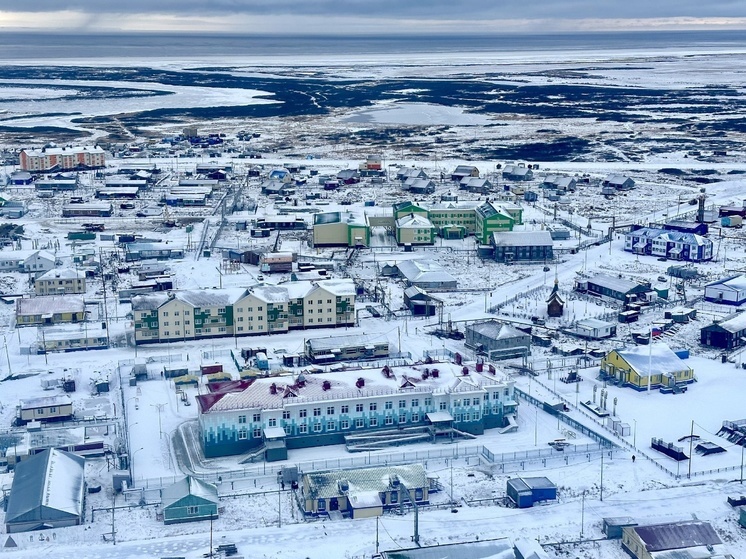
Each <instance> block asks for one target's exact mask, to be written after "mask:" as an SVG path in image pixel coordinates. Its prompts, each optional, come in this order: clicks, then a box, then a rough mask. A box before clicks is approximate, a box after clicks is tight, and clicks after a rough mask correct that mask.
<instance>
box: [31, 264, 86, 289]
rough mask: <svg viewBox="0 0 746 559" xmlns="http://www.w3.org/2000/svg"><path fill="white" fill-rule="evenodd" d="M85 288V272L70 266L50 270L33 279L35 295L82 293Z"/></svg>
mask: <svg viewBox="0 0 746 559" xmlns="http://www.w3.org/2000/svg"><path fill="white" fill-rule="evenodd" d="M85 289H86V285H85V274H84V273H82V272H78V271H76V270H73V269H72V268H63V269H59V270H50V271H48V272H47V273H46V274H44V275H42V276H39V277H38V278H36V280H35V281H34V291H35V292H36V294H37V295H70V294H82V293H85Z"/></svg>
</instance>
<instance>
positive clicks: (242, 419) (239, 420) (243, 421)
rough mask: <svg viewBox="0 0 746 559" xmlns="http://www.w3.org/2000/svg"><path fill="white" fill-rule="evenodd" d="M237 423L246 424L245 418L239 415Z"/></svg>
mask: <svg viewBox="0 0 746 559" xmlns="http://www.w3.org/2000/svg"><path fill="white" fill-rule="evenodd" d="M238 422H239V423H246V416H245V415H239V416H238Z"/></svg>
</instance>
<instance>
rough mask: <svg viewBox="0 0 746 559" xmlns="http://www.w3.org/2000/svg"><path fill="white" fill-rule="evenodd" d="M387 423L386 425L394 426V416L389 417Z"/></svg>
mask: <svg viewBox="0 0 746 559" xmlns="http://www.w3.org/2000/svg"><path fill="white" fill-rule="evenodd" d="M385 423H386V425H393V424H394V416H393V415H387V416H386V420H385Z"/></svg>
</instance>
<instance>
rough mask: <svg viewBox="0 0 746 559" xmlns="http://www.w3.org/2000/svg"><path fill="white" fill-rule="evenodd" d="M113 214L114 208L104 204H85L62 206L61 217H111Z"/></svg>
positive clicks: (109, 204)
mask: <svg viewBox="0 0 746 559" xmlns="http://www.w3.org/2000/svg"><path fill="white" fill-rule="evenodd" d="M113 213H114V206H113V205H112V204H111V203H108V204H107V203H105V202H86V203H82V204H65V205H64V206H62V217H111V215H112V214H113Z"/></svg>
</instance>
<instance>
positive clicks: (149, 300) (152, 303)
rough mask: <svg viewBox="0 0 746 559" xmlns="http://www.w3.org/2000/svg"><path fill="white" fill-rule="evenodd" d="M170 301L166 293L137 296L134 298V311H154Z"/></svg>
mask: <svg viewBox="0 0 746 559" xmlns="http://www.w3.org/2000/svg"><path fill="white" fill-rule="evenodd" d="M166 301H168V294H166V293H148V294H146V295H136V296H135V297H132V310H133V311H154V310H156V309H158V307H160V306H161V305H162V304H163V303H165V302H166Z"/></svg>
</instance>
